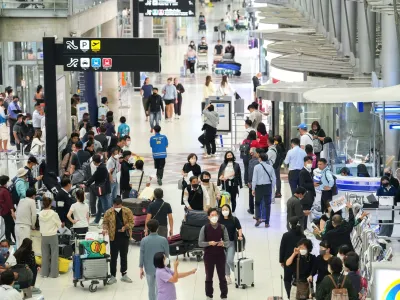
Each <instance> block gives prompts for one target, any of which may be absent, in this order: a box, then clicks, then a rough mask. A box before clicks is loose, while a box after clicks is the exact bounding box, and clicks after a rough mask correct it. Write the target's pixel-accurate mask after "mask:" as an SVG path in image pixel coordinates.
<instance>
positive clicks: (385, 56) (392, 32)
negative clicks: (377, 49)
mask: <svg viewBox="0 0 400 300" xmlns="http://www.w3.org/2000/svg"><path fill="white" fill-rule="evenodd" d="M381 26H382V30H381V32H382V51H381V65H382V78H383V85H384V86H392V85H397V84H400V54H399V47H398V44H397V35H396V24H395V21H394V15H388V14H382V18H381Z"/></svg>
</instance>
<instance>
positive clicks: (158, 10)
mask: <svg viewBox="0 0 400 300" xmlns="http://www.w3.org/2000/svg"><path fill="white" fill-rule="evenodd" d="M142 12H143V13H144V16H145V17H194V16H196V6H195V0H145V1H144V5H143V7H142Z"/></svg>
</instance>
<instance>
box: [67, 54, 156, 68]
mask: <svg viewBox="0 0 400 300" xmlns="http://www.w3.org/2000/svg"><path fill="white" fill-rule="evenodd" d="M63 59H64V62H63V65H64V71H82V70H85V71H86V70H91V71H101V72H105V71H110V72H133V71H137V70H140V71H145V72H159V71H160V60H159V58H158V57H156V56H153V55H140V56H139V55H137V56H124V55H108V56H107V55H97V56H93V55H91V56H89V55H87V56H84V55H80V56H77V55H64V58H63Z"/></svg>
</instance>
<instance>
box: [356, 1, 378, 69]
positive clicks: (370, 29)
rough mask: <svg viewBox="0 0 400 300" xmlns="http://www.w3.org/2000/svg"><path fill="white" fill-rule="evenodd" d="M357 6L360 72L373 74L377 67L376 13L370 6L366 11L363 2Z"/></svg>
mask: <svg viewBox="0 0 400 300" xmlns="http://www.w3.org/2000/svg"><path fill="white" fill-rule="evenodd" d="M357 6H358V9H357V15H358V17H357V19H358V54H359V55H358V56H359V59H360V62H359V63H360V72H361V73H363V74H371V72H372V71H373V70H374V69H375V52H376V51H375V49H376V14H375V13H374V12H371V10H370V9H369V8H368V9H367V11H365V6H364V3H363V2H360V3H357Z"/></svg>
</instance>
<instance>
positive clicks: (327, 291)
mask: <svg viewBox="0 0 400 300" xmlns="http://www.w3.org/2000/svg"><path fill="white" fill-rule="evenodd" d="M328 271H329V273H330V275H327V276H325V278H324V279H323V280H322V281H321V283H320V285H319V287H318V288H317V294H316V298H317V299H318V300H330V299H331V297H332V291H333V290H334V289H336V288H341V289H346V290H347V295H348V299H349V300H358V299H359V298H358V293H357V292H356V291H355V289H354V288H353V285H352V283H351V280H350V278H349V277H348V276H346V275H343V273H342V271H343V264H342V261H341V260H340V259H339V258H337V257H331V258H330V259H329V261H328Z"/></svg>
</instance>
